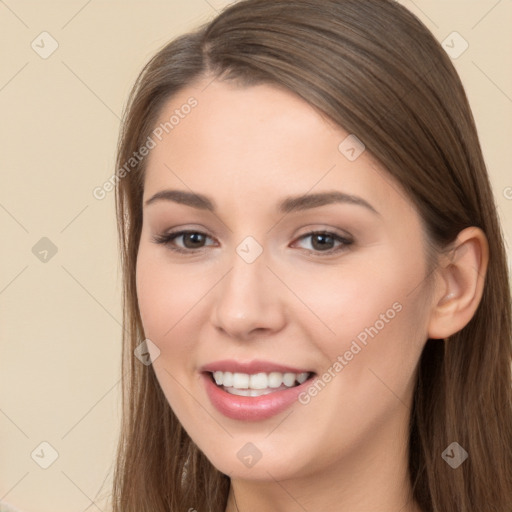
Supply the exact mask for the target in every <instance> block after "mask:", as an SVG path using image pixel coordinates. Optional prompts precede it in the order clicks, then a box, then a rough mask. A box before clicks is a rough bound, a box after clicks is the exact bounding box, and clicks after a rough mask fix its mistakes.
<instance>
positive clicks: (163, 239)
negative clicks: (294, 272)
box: [153, 230, 354, 256]
mask: <svg viewBox="0 0 512 512" xmlns="http://www.w3.org/2000/svg"><path fill="white" fill-rule="evenodd" d="M189 234H197V235H202V236H205V237H207V238H210V237H209V236H208V235H207V234H206V233H203V232H202V231H193V230H183V231H176V232H174V233H166V234H164V235H155V236H154V237H153V242H154V243H157V244H162V245H166V246H168V248H169V249H170V250H171V251H174V252H177V253H181V254H193V253H197V252H199V251H201V250H203V249H205V247H200V248H198V249H184V248H182V247H178V246H176V245H172V243H171V242H173V241H174V240H175V239H176V238H178V237H180V236H183V235H189ZM315 235H324V236H327V237H329V238H333V239H334V240H335V241H338V242H341V244H342V245H341V246H338V248H332V249H329V250H327V251H315V250H312V249H304V250H306V251H307V252H308V253H309V254H313V255H314V256H323V255H332V254H335V253H338V252H342V251H345V250H347V247H348V246H350V245H352V244H353V243H354V241H353V240H350V239H348V238H344V237H342V236H340V235H338V234H336V233H333V232H332V231H321V230H320V231H311V232H309V233H305V234H304V235H301V236H300V237H299V238H298V239H297V240H302V239H303V238H308V237H312V236H315Z"/></svg>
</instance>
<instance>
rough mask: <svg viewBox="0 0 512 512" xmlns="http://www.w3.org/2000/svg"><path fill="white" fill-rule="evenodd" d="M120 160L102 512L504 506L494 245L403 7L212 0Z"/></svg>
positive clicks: (475, 147)
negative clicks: (115, 392) (112, 469)
mask: <svg viewBox="0 0 512 512" xmlns="http://www.w3.org/2000/svg"><path fill="white" fill-rule="evenodd" d="M117 164H118V165H117V168H118V174H117V189H116V192H117V208H118V227H119V233H120V244H121V255H122V263H123V272H124V279H125V295H124V301H125V303H124V306H125V318H124V321H125V333H126V334H125V339H124V358H123V369H124V372H123V375H124V407H125V408H124V414H123V428H122V433H121V437H120V444H119V450H118V461H117V467H116V475H115V485H114V500H113V501H114V510H115V511H116V512H121V511H122V512H135V511H137V512H140V511H142V510H148V511H153V512H163V511H181V510H189V511H191V510H197V511H203V510H209V511H212V512H224V511H226V512H235V511H239V512H249V511H253V510H276V511H286V512H288V511H295V510H308V511H318V510H322V511H338V510H351V511H352V512H354V511H363V510H365V511H369V510H375V511H377V510H378V511H379V512H387V511H398V510H401V511H402V512H406V511H407V512H412V511H414V512H419V511H421V512H430V511H436V512H437V511H438V512H444V511H448V510H449V511H457V512H473V511H475V510H489V511H491V510H492V511H495V512H505V511H510V510H512V452H511V446H512V414H511V373H510V370H511V362H512V352H511V303H510V290H509V287H508V275H507V267H506V263H505V261H506V260H505V252H504V248H503V242H502V235H501V231H500V227H499V224H498V221H497V215H496V210H495V206H494V200H493V196H492V192H491V187H490V184H489V179H488V176H487V171H486V168H485V163H484V161H483V157H482V153H481V150H480V146H479V141H478V137H477V133H476V129H475V125H474V120H473V117H472V114H471V110H470V107H469V105H468V102H467V99H466V96H465V93H464V89H463V86H462V84H461V82H460V79H459V78H458V76H457V74H456V72H455V70H454V68H453V66H452V64H451V62H450V59H449V58H448V57H447V56H446V55H445V53H444V51H443V49H442V48H441V46H440V45H439V43H438V42H437V41H436V40H435V38H434V37H433V36H432V35H431V34H430V33H429V31H428V30H427V29H426V28H425V27H424V26H423V24H422V23H421V22H420V21H418V20H417V19H416V18H415V17H414V16H413V15H412V14H411V13H410V12H408V11H407V10H406V9H405V8H403V7H402V6H400V5H399V4H397V3H396V2H393V1H387V0H386V1H383V0H323V1H321V2H311V1H306V0H283V1H279V2H275V1H271V0H246V1H241V2H238V3H236V4H234V5H232V6H231V7H229V8H228V9H226V10H225V11H223V12H222V13H221V14H220V15H219V16H218V17H217V18H216V19H214V20H213V21H211V22H210V23H208V24H207V25H205V26H203V27H201V28H200V29H198V30H197V31H195V32H193V33H190V34H186V35H184V36H182V37H180V38H178V39H176V40H175V41H173V42H171V43H170V44H168V45H167V46H165V47H164V48H163V49H162V50H160V51H159V52H158V54H157V55H156V56H155V57H153V58H152V59H151V61H150V62H149V63H148V64H147V65H146V67H145V68H144V70H143V71H142V73H141V75H140V76H139V78H138V80H137V83H136V85H135V86H134V89H133V91H132V94H131V97H130V101H129V104H128V107H127V110H126V114H125V119H124V124H123V128H122V132H121V137H120V144H119V152H118V160H117ZM143 340H144V341H143ZM134 353H135V356H136V357H134ZM141 362H142V363H143V364H141ZM151 363H152V364H151Z"/></svg>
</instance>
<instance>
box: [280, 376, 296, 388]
mask: <svg viewBox="0 0 512 512" xmlns="http://www.w3.org/2000/svg"><path fill="white" fill-rule="evenodd" d="M283 384H284V385H285V386H288V387H289V388H291V387H292V386H293V385H294V384H295V373H285V374H284V375H283Z"/></svg>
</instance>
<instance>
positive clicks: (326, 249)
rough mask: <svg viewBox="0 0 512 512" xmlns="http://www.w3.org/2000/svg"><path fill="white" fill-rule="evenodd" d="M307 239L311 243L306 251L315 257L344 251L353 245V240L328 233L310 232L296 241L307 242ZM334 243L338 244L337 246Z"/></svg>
mask: <svg viewBox="0 0 512 512" xmlns="http://www.w3.org/2000/svg"><path fill="white" fill-rule="evenodd" d="M308 238H309V239H311V241H310V244H309V245H310V247H309V248H306V250H308V251H309V252H311V253H313V254H315V253H316V255H319V254H318V253H328V254H332V253H337V252H340V251H343V250H345V249H346V248H347V246H349V245H351V244H352V243H354V241H353V240H350V239H348V238H346V237H343V236H340V235H338V234H336V233H333V232H330V231H312V232H311V233H306V234H305V235H302V236H301V237H300V238H299V239H298V240H307V239H308ZM295 243H296V242H295ZM336 243H337V244H338V245H337V246H336Z"/></svg>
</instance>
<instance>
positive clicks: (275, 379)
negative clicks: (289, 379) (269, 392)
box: [268, 372, 283, 388]
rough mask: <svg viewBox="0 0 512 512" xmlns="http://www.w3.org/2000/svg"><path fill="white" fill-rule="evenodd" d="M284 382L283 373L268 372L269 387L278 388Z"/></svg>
mask: <svg viewBox="0 0 512 512" xmlns="http://www.w3.org/2000/svg"><path fill="white" fill-rule="evenodd" d="M282 383H283V374H282V373H279V372H272V373H269V374H268V387H269V388H278V387H279V386H280V385H281V384H282Z"/></svg>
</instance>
